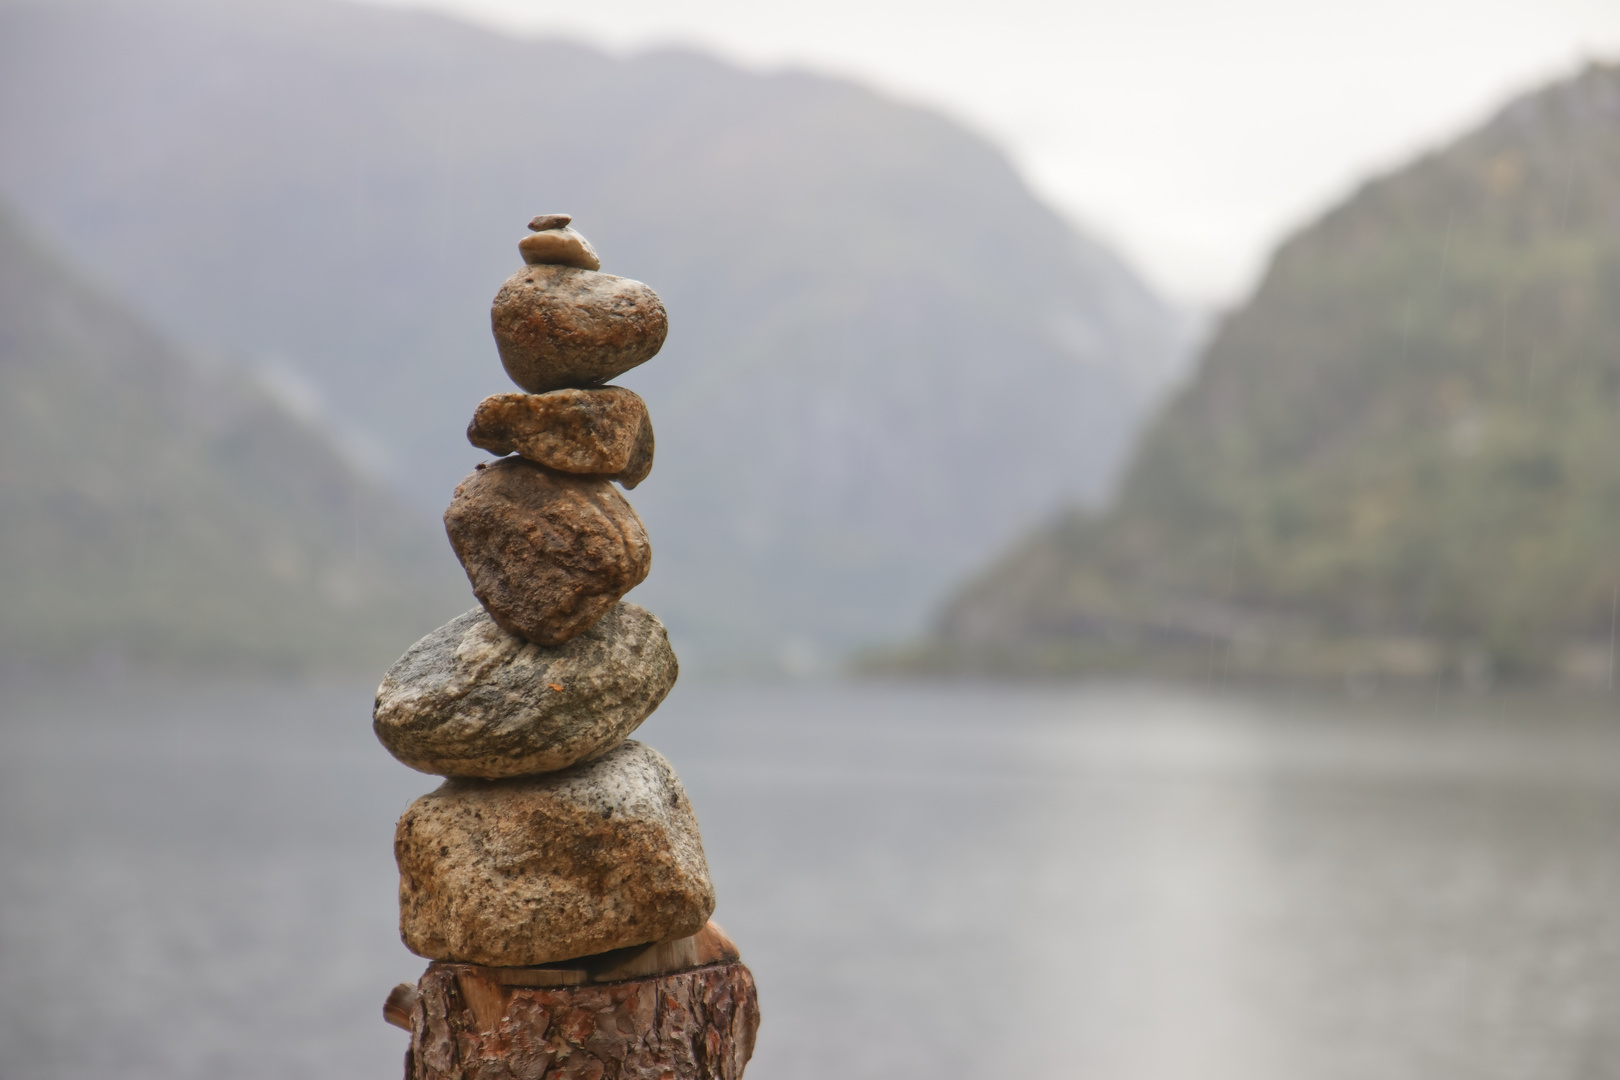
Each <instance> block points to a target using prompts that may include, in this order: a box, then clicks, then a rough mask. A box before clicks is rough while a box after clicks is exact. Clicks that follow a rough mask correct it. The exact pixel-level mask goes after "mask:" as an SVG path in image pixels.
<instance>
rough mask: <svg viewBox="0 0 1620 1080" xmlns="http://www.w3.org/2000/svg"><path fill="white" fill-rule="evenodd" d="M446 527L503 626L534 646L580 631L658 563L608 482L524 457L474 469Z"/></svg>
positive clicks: (446, 519) (449, 513)
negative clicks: (546, 465)
mask: <svg viewBox="0 0 1620 1080" xmlns="http://www.w3.org/2000/svg"><path fill="white" fill-rule="evenodd" d="M444 527H445V531H446V532H447V533H449V535H450V546H451V547H453V548H454V549H455V552H456V557H457V558H458V559H460V560H461V565H462V567H463V568H464V569H465V570H466V571H467V577H468V579H469V580H471V582H472V587H473V593H474V595H476V596H477V597H478V599H479V601H480V602H481V603H482V604H483V605H484V607H485V608H487V609H488V610H489V613H490V615H491V616H492V617H493V618H494V620H495V621H496V622H497V623H499V624H500V625H501V626H502V627H503V628H504V629H506V630H508V631H510V632H511V633H514V634H517V635H519V636H520V637H524V638H527V639H528V640H529V641H532V642H534V643H535V644H537V645H561V644H562V643H563V642H565V641H567V640H568V639H569V638H571V637H574V636H575V635H576V634H580V633H582V632H584V630H585V629H586V628H587V627H589V626H590V625H591V624H592V623H594V622H595V621H596V620H597V619H599V618H601V617H602V615H604V614H605V613H606V612H607V610H608V609H609V608H611V607H612V606H613V605H614V604H616V603H618V601H619V597H621V596H623V595H624V594H625V593H627V592H629V591H630V590H631V589H633V588H635V587H636V586H637V585H639V584H641V581H642V579H643V578H645V577H646V576H647V571H648V570H649V569H650V568H651V566H652V547H651V545H650V544H648V542H647V532H646V530H645V529H644V528H643V527H642V524H641V519H640V518H638V517H637V516H636V512H635V511H634V510H632V509H631V508H630V504H629V503H627V502H625V501H624V496H623V495H620V494H619V492H618V490H617V489H616V488H614V486H613V485H612V484H611V483H609V482H608V481H606V480H603V479H601V478H600V477H593V476H592V477H587V476H572V475H569V474H568V473H559V472H553V471H551V470H550V469H546V468H543V467H542V466H539V465H536V464H535V463H533V462H532V461H529V460H527V459H526V458H519V457H512V458H503V459H502V460H500V461H496V462H493V463H491V464H489V465H480V466H479V467H478V468H477V469H475V470H474V471H473V474H472V475H471V476H469V477H467V479H465V480H463V481H462V482H461V485H460V486H459V487H457V488H456V493H455V497H454V498H452V499H451V500H450V508H449V509H448V510H446V511H445V512H444Z"/></svg>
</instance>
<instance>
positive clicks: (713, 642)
mask: <svg viewBox="0 0 1620 1080" xmlns="http://www.w3.org/2000/svg"><path fill="white" fill-rule="evenodd" d="M0 146H4V147H5V149H6V152H5V153H4V154H0V191H3V192H4V193H6V194H9V195H10V196H11V197H12V198H13V199H15V200H16V201H17V203H18V204H19V205H20V206H21V207H22V208H23V210H24V211H25V212H26V214H27V216H28V219H29V220H30V221H31V222H33V223H35V224H36V225H37V226H38V227H39V228H40V229H41V230H42V231H44V232H46V233H47V234H48V235H50V236H53V237H56V238H60V239H62V240H64V241H68V242H72V243H74V244H78V245H82V246H84V247H86V248H87V249H88V248H90V247H93V249H94V250H95V252H96V253H97V257H96V262H95V264H94V269H95V270H96V272H97V273H98V274H99V275H100V276H101V279H102V280H103V281H105V282H108V283H110V284H112V285H113V286H114V287H116V288H117V289H118V290H120V291H127V293H128V295H129V296H131V297H132V298H133V301H134V303H135V304H136V305H137V306H138V308H139V309H140V310H141V311H142V312H144V313H146V314H147V315H149V316H150V317H152V318H153V319H155V320H156V321H157V322H158V323H159V325H161V326H164V327H166V328H170V329H172V330H173V331H174V332H176V333H177V334H178V335H179V336H180V337H182V338H183V339H185V340H194V341H200V342H210V343H217V344H224V345H228V346H230V347H232V348H234V349H239V350H240V351H241V352H243V353H244V354H247V355H249V356H252V357H256V358H258V359H260V360H262V361H265V362H267V363H272V364H273V365H275V366H276V367H278V369H285V370H289V371H292V372H294V373H296V374H297V375H298V376H299V378H300V379H301V380H302V381H303V382H305V383H307V384H309V385H311V386H313V387H314V388H316V389H317V390H318V391H319V393H320V395H321V397H322V399H323V400H324V402H325V408H326V413H327V416H328V417H329V419H330V420H331V421H333V422H336V423H338V424H339V425H340V426H341V427H342V429H343V430H344V431H345V432H346V433H348V435H349V437H350V438H351V441H352V442H353V443H355V444H356V445H357V446H362V447H364V446H369V447H371V448H372V450H373V452H374V455H375V457H376V460H378V461H379V462H380V463H381V464H382V465H383V466H384V467H385V468H386V470H387V472H388V474H389V476H390V477H391V478H392V480H393V482H394V484H395V485H396V487H397V488H398V489H399V490H401V491H403V492H405V493H406V494H407V495H408V496H409V497H410V498H412V499H414V500H415V502H416V503H417V504H418V505H420V506H421V507H422V509H423V513H424V516H427V515H429V514H433V513H436V508H437V507H439V506H441V505H442V503H443V500H444V498H445V495H446V493H448V492H449V491H450V490H451V489H453V488H454V486H455V483H456V481H457V480H458V479H459V478H460V477H461V476H462V475H464V474H465V473H466V471H467V470H468V468H470V466H471V464H472V462H473V461H474V460H476V457H477V455H476V452H474V451H471V450H469V448H468V447H467V446H466V445H465V444H462V443H460V441H459V439H458V437H457V436H456V434H455V433H456V432H457V431H458V430H459V427H460V426H461V425H463V424H464V423H465V419H466V415H467V412H468V410H469V409H470V408H471V407H472V406H473V405H475V404H476V403H477V402H478V401H479V400H480V399H481V398H483V397H484V396H485V395H486V394H488V393H490V392H492V391H496V390H501V389H506V387H505V386H504V385H503V384H502V383H501V381H500V379H499V369H498V368H496V367H494V366H493V365H491V364H489V363H486V362H484V361H483V360H482V359H481V358H483V357H486V356H488V355H489V354H490V350H491V345H490V342H489V336H488V326H489V322H488V320H489V296H490V294H491V292H492V290H493V288H494V287H495V286H496V285H498V284H499V283H500V281H501V280H503V279H504V278H505V277H506V275H507V274H508V273H509V272H510V266H511V263H512V260H513V257H514V256H513V249H512V245H513V244H514V243H515V242H516V241H517V239H518V235H513V234H512V223H513V222H522V221H525V220H528V218H529V217H530V216H531V215H533V214H534V213H536V212H541V211H564V212H568V213H572V214H574V215H575V216H576V217H577V218H578V219H579V220H581V221H589V222H590V235H591V239H592V241H593V243H595V245H596V246H597V248H598V249H599V250H600V252H601V256H602V259H603V261H604V263H607V264H611V265H612V266H613V267H614V268H615V272H616V273H621V274H624V275H626V276H629V277H632V278H636V279H640V280H645V281H657V282H659V283H660V286H659V287H660V291H661V293H662V295H663V296H664V298H665V300H666V301H668V303H669V305H670V310H671V311H679V312H680V315H679V317H678V318H677V319H675V320H674V321H673V322H672V323H671V325H670V328H669V339H668V344H667V345H666V346H665V348H664V352H663V354H662V356H663V357H664V360H663V362H662V363H660V364H659V365H654V366H652V367H649V368H648V369H647V370H646V371H644V372H643V371H639V370H638V371H635V372H631V373H630V374H629V375H627V376H626V377H625V378H624V380H623V381H624V382H625V384H626V385H627V386H629V387H631V388H632V389H634V390H636V391H638V392H639V393H641V394H642V396H643V397H645V398H646V400H647V403H648V405H649V406H650V407H651V408H652V410H653V412H654V413H655V414H656V415H657V416H658V418H659V428H658V438H659V442H658V454H659V460H660V462H661V466H660V469H659V473H658V476H657V477H655V478H654V479H653V480H651V481H650V482H649V483H648V485H646V487H645V488H643V489H640V490H638V493H637V507H638V509H639V510H640V512H641V514H642V516H643V518H644V519H645V521H646V524H647V528H648V530H649V533H650V534H651V535H652V536H653V538H654V541H655V542H656V543H657V545H658V551H659V560H660V565H659V572H658V573H657V574H655V575H654V576H653V578H652V579H651V581H650V582H649V584H648V585H647V586H645V587H644V588H643V589H642V590H640V591H638V592H637V594H636V596H637V598H638V599H639V600H642V601H643V602H645V603H647V604H649V605H651V606H653V607H655V608H656V609H657V610H658V611H659V612H660V613H661V614H662V615H663V616H664V617H665V618H666V619H667V621H668V622H669V624H670V629H671V632H672V633H673V634H674V635H675V636H676V637H677V638H678V639H681V640H682V641H683V642H684V644H683V655H685V656H687V657H689V658H690V659H691V661H692V662H693V663H695V664H696V665H697V666H698V667H702V666H704V665H705V661H706V660H716V659H720V658H731V659H738V658H752V659H756V660H758V659H773V658H776V657H777V656H778V655H779V654H782V653H784V651H785V652H786V653H787V654H790V655H793V656H797V657H800V658H801V659H813V658H814V657H815V656H817V655H818V654H820V655H823V656H825V655H830V654H835V653H837V652H838V651H840V650H842V649H844V648H846V647H848V646H850V645H853V644H858V643H863V642H871V641H879V640H883V639H884V638H886V637H892V636H894V635H897V634H901V633H904V632H906V631H908V630H911V629H915V628H917V627H919V626H920V625H921V623H922V620H923V617H924V614H925V612H926V611H927V609H928V607H929V606H930V604H932V603H933V602H935V600H936V598H937V596H938V595H939V593H940V591H941V590H942V589H943V588H944V587H945V586H946V585H947V583H948V582H950V581H952V580H954V579H956V578H958V577H959V576H960V575H961V574H963V573H965V572H966V571H967V570H968V569H969V568H970V567H971V566H973V565H975V564H977V563H979V562H981V561H982V560H983V559H984V558H986V557H987V556H988V555H989V553H991V552H992V551H994V550H995V549H996V547H998V546H999V545H1001V544H1004V543H1006V542H1007V541H1008V540H1009V539H1010V538H1011V537H1013V536H1015V535H1017V534H1018V532H1019V531H1020V530H1022V529H1024V528H1027V527H1028V526H1029V525H1030V524H1032V523H1033V522H1035V521H1037V520H1039V519H1041V518H1042V517H1043V516H1046V515H1048V514H1050V513H1051V512H1053V510H1054V509H1055V508H1057V507H1059V506H1061V505H1064V504H1065V503H1068V502H1071V501H1073V500H1076V499H1080V500H1095V499H1097V498H1099V497H1100V496H1101V495H1102V494H1103V493H1104V492H1105V490H1106V489H1107V488H1108V486H1109V484H1110V483H1111V481H1112V478H1113V477H1114V474H1115V472H1116V470H1117V468H1118V465H1119V463H1120V462H1121V461H1122V460H1123V455H1124V453H1125V450H1126V447H1127V444H1128V443H1129V441H1130V439H1131V437H1132V436H1133V434H1134V432H1135V430H1136V427H1137V425H1138V423H1139V421H1140V419H1141V418H1142V417H1143V416H1144V415H1145V413H1146V411H1147V410H1148V409H1149V408H1151V407H1152V406H1153V405H1154V404H1155V402H1157V400H1158V399H1159V395H1160V394H1161V392H1162V391H1163V389H1164V388H1165V387H1166V386H1167V384H1168V383H1169V382H1170V381H1171V380H1172V379H1173V378H1174V377H1175V375H1176V373H1177V372H1178V370H1179V368H1180V364H1181V359H1182V357H1183V355H1184V348H1183V342H1184V334H1183V329H1184V327H1183V322H1182V320H1181V318H1180V317H1179V316H1178V315H1177V314H1176V313H1175V312H1173V311H1171V310H1170V309H1168V308H1167V307H1166V305H1165V304H1164V303H1162V302H1161V301H1160V300H1159V299H1158V298H1156V297H1155V296H1154V295H1153V294H1152V293H1151V292H1150V291H1149V290H1148V289H1147V288H1145V287H1144V286H1143V285H1142V283H1141V282H1140V281H1139V280H1138V279H1137V278H1136V277H1135V276H1134V275H1133V274H1132V273H1131V271H1130V270H1129V269H1128V268H1127V267H1125V266H1124V265H1122V264H1121V262H1120V261H1119V260H1118V259H1117V258H1115V257H1114V256H1113V255H1112V254H1110V253H1109V252H1108V251H1107V250H1106V249H1105V248H1103V247H1102V246H1100V245H1098V244H1097V243H1095V242H1093V241H1091V240H1089V239H1087V238H1085V237H1083V236H1079V235H1077V234H1076V233H1075V232H1074V231H1073V230H1072V229H1071V228H1070V227H1069V226H1068V225H1067V224H1066V223H1064V222H1063V221H1061V220H1059V219H1058V218H1057V217H1056V216H1055V215H1054V214H1053V213H1052V212H1051V211H1049V210H1048V209H1047V208H1046V207H1045V206H1043V205H1042V204H1040V203H1039V202H1038V201H1037V200H1036V199H1035V198H1034V197H1033V196H1032V195H1031V193H1030V192H1029V190H1028V189H1027V188H1026V187H1025V186H1024V184H1023V183H1022V182H1021V180H1020V179H1019V178H1018V177H1017V175H1016V174H1015V173H1014V172H1013V171H1012V169H1011V168H1010V167H1009V165H1008V164H1007V162H1006V161H1005V159H1004V158H1003V157H1002V156H1001V154H1000V153H998V152H997V150H996V149H995V148H994V147H992V146H991V145H989V144H988V143H986V142H985V141H984V140H983V139H981V138H979V137H977V136H975V135H973V134H972V133H970V132H968V131H966V130H964V129H963V128H961V127H959V126H957V125H956V124H954V123H951V122H950V121H948V120H946V119H943V118H941V117H940V116H938V115H936V114H933V113H930V112H928V111H926V110H922V109H918V108H913V107H908V106H904V105H900V104H897V103H895V102H893V101H889V100H886V99H884V98H882V97H880V96H878V95H876V94H873V93H871V92H869V91H866V90H864V89H862V88H860V87H857V86H853V85H850V84H847V83H840V82H836V81H832V80H827V79H821V78H814V77H810V76H806V75H802V74H792V73H786V74H771V75H766V74H756V73H750V72H743V71H740V70H736V69H733V68H730V67H727V66H725V65H722V64H720V63H716V62H714V61H712V60H709V59H705V58H703V57H700V56H695V55H688V54H682V53H671V52H666V53H654V54H647V55H642V56H634V57H629V58H610V57H608V56H605V55H602V54H600V53H596V52H593V51H590V50H587V49H583V48H578V47H574V46H570V45H564V44H559V43H555V42H541V41H518V40H509V39H504V38H501V37H498V36H495V35H492V34H488V33H484V32H481V31H477V30H474V29H471V28H468V27H465V26H460V25H457V24H454V23H450V22H446V21H443V20H439V19H435V18H430V17H427V16H421V15H416V14H407V13H401V12H389V11H382V10H375V9H367V8H361V7H350V6H347V5H340V4H324V3H317V2H313V0H286V2H276V3H255V2H251V0H249V2H244V3H233V4H229V5H221V4H213V3H202V2H194V0H156V2H153V3H146V4H141V5H127V4H119V3H112V2H110V0H108V2H102V0H52V2H51V3H36V2H30V0H21V2H13V3H10V4H6V5H3V6H0ZM405 236H408V237H409V239H408V241H404V242H402V239H401V238H402V237H405ZM503 237H505V238H506V239H502V238H503ZM654 368H656V370H654Z"/></svg>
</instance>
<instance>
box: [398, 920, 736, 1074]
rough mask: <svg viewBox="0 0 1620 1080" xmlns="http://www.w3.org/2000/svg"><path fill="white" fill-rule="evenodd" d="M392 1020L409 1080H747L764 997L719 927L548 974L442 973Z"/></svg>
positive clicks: (556, 967)
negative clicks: (400, 1035)
mask: <svg viewBox="0 0 1620 1080" xmlns="http://www.w3.org/2000/svg"><path fill="white" fill-rule="evenodd" d="M383 1016H384V1018H385V1019H387V1020H388V1022H389V1023H391V1024H394V1025H396V1026H398V1027H402V1028H406V1029H407V1030H409V1031H410V1033H411V1046H410V1050H409V1051H408V1052H407V1054H406V1055H405V1080H740V1078H741V1077H742V1074H743V1067H744V1066H746V1065H747V1064H748V1059H749V1058H750V1057H752V1056H753V1053H754V1037H755V1035H756V1034H757V1033H758V1031H759V996H758V994H757V993H756V992H755V990H754V977H753V975H752V974H750V972H749V970H748V969H747V968H746V967H744V966H743V964H742V963H741V961H740V959H739V958H738V954H737V950H736V946H734V945H733V944H732V943H731V941H730V939H728V938H727V937H726V936H725V934H724V932H723V931H721V930H720V928H719V927H718V926H716V925H715V924H713V923H710V924H709V925H708V926H707V927H705V928H704V929H703V930H702V931H700V932H699V933H698V934H696V935H694V936H693V937H690V938H682V939H681V940H679V941H674V942H665V943H662V944H658V945H646V946H638V947H634V948H629V949H618V950H615V951H614V952H611V953H602V954H600V955H598V956H591V957H582V958H581V959H579V960H571V961H565V962H563V963H559V964H550V965H545V966H543V967H509V968H503V967H485V966H482V965H479V964H457V963H444V962H435V963H433V964H430V965H429V966H428V969H427V971H426V972H425V973H424V974H423V975H422V979H421V981H420V982H418V983H417V985H416V986H415V987H412V986H410V985H408V984H405V983H401V984H400V985H399V986H397V987H395V988H394V991H393V993H391V994H389V995H388V1001H387V1003H386V1004H385V1005H384V1006H383Z"/></svg>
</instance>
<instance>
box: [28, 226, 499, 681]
mask: <svg viewBox="0 0 1620 1080" xmlns="http://www.w3.org/2000/svg"><path fill="white" fill-rule="evenodd" d="M459 575H460V568H459V567H458V566H457V565H456V562H455V558H454V556H452V555H451V553H450V551H449V549H448V545H447V544H445V542H444V540H443V537H442V536H436V535H434V534H433V533H432V532H431V531H430V530H428V529H425V528H423V527H422V523H421V522H420V520H419V519H418V518H417V517H415V516H412V515H406V514H404V513H402V512H401V511H400V509H399V507H398V504H397V500H396V499H395V497H394V496H393V495H392V494H391V493H389V492H387V491H385V490H381V489H379V488H378V487H377V485H376V484H375V483H373V482H371V481H368V480H367V479H365V478H364V477H362V476H360V475H358V474H357V473H356V472H355V470H354V469H353V468H352V467H351V466H349V465H348V464H347V463H346V462H345V460H344V459H343V457H342V456H341V455H340V454H339V453H338V452H337V451H335V450H334V449H333V448H332V447H331V446H329V445H328V444H327V442H326V440H325V438H324V436H323V435H322V434H321V433H320V432H319V431H318V430H315V429H313V428H311V427H310V426H309V425H307V424H306V423H303V422H302V421H300V419H299V418H298V417H297V416H295V415H293V414H291V413H290V412H289V411H288V410H287V409H286V408H285V407H284V406H283V405H281V404H280V403H278V402H277V401H276V399H275V398H274V397H273V396H272V395H271V394H270V393H267V392H266V391H265V390H263V389H261V388H260V387H258V386H257V385H255V384H254V383H253V382H252V381H251V380H250V379H249V378H248V377H246V376H244V375H243V374H242V373H241V372H239V371H236V370H233V369H231V368H229V367H226V366H223V365H222V364H220V363H219V362H217V361H216V362H214V363H208V362H206V361H204V360H200V359H198V358H196V357H193V356H188V355H185V354H182V353H180V352H179V351H177V350H176V349H175V348H174V347H173V346H172V345H170V344H169V343H168V342H167V341H165V340H164V339H163V338H161V337H160V336H159V335H157V334H156V333H154V332H153V331H152V330H151V328H150V327H148V326H147V325H146V324H145V323H143V322H142V321H141V320H140V319H138V318H136V317H135V316H133V315H131V314H130V313H129V312H128V311H127V310H125V309H124V308H123V307H121V306H120V305H119V304H117V303H116V302H114V301H112V300H110V299H108V298H107V297H106V296H104V295H102V294H101V293H100V292H99V291H98V290H97V289H95V288H93V287H91V286H88V285H86V284H85V282H84V281H83V280H82V279H81V278H79V277H77V276H76V275H75V274H74V273H73V272H72V271H71V270H70V269H69V268H67V267H66V266H64V265H63V264H62V263H61V262H60V261H58V260H57V259H55V258H53V257H52V256H51V255H49V254H47V253H46V252H45V251H43V250H42V249H41V248H40V247H39V245H37V244H36V243H34V242H33V241H32V240H30V239H29V238H28V237H26V236H25V235H24V234H23V233H21V232H20V231H19V230H18V228H17V226H16V223H15V222H14V220H13V219H12V218H11V217H10V215H8V214H5V213H3V212H0V596H3V597H4V598H5V601H4V603H3V604H0V661H6V662H13V663H17V662H38V661H46V662H53V663H64V664H67V665H70V666H82V665H85V664H89V663H96V662H104V661H105V660H108V659H113V660H122V659H133V660H136V661H141V662H157V663H164V664H176V663H179V664H187V663H189V664H199V663H208V664H214V665H221V664H223V665H236V666H254V667H261V668H262V667H265V666H272V667H280V668H345V667H355V666H362V665H363V666H375V665H378V664H382V663H387V662H388V660H389V659H391V658H392V657H393V656H394V655H395V654H397V653H398V652H400V651H401V650H403V649H404V648H405V647H406V646H408V645H409V644H410V643H411V642H412V641H413V640H415V638H417V637H418V636H420V634H421V632H422V628H423V627H425V626H432V625H434V620H435V619H442V618H444V617H445V616H446V615H448V614H451V613H454V612H455V611H456V610H457V608H458V607H463V608H464V607H466V606H468V604H467V601H466V596H465V592H466V589H465V580H464V579H462V580H460V581H458V580H457V579H458V577H459Z"/></svg>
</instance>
